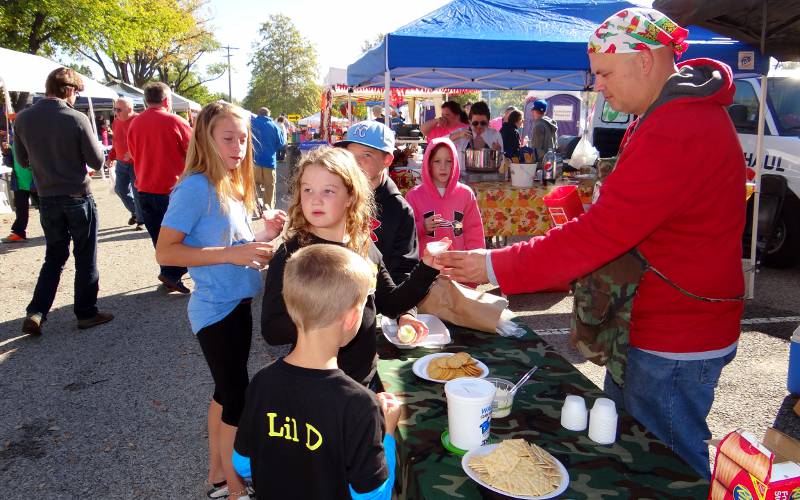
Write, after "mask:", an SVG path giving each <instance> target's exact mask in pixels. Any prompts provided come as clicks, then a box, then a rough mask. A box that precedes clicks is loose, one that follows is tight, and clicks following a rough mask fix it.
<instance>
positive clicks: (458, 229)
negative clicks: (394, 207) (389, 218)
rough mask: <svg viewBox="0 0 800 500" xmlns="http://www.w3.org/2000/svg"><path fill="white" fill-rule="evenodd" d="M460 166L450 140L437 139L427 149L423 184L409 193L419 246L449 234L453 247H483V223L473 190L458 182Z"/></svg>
mask: <svg viewBox="0 0 800 500" xmlns="http://www.w3.org/2000/svg"><path fill="white" fill-rule="evenodd" d="M460 174H461V168H460V167H459V165H458V154H457V153H456V147H455V145H454V144H453V142H452V141H450V139H448V138H446V137H441V138H437V139H434V140H433V141H431V142H430V144H428V148H427V149H426V150H425V159H424V160H423V162H422V184H420V185H419V186H417V187H415V188H414V189H412V190H411V191H409V192H408V194H406V200H407V201H408V203H409V205H411V208H413V209H414V219H415V222H416V224H417V236H418V237H419V245H420V248H425V245H426V244H427V243H428V242H431V241H439V240H441V239H442V238H443V237H445V236H447V237H448V238H450V239H451V240H453V243H452V245H451V246H450V249H451V250H473V249H475V248H484V247H485V243H484V234H483V222H482V221H481V213H480V210H478V201H477V200H476V199H475V194H474V193H473V192H472V189H470V188H469V186H467V185H466V184H462V183H460V182H458V177H459V175H460Z"/></svg>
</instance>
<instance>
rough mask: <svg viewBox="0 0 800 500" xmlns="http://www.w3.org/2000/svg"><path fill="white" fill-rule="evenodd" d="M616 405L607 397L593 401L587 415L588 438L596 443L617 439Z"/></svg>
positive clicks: (608, 442)
mask: <svg viewBox="0 0 800 500" xmlns="http://www.w3.org/2000/svg"><path fill="white" fill-rule="evenodd" d="M617 419H618V417H617V405H616V404H614V401H612V400H610V399H608V398H599V399H597V401H595V402H594V406H593V407H592V411H591V415H590V416H589V439H591V440H592V441H594V442H595V443H597V444H611V443H613V442H614V441H616V440H617Z"/></svg>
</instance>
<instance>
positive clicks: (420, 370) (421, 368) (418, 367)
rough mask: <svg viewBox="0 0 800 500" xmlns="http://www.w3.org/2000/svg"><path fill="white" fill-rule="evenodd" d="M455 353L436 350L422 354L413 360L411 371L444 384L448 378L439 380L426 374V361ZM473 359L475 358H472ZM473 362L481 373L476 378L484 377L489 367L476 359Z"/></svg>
mask: <svg viewBox="0 0 800 500" xmlns="http://www.w3.org/2000/svg"><path fill="white" fill-rule="evenodd" d="M454 354H455V353H452V352H436V353H433V354H428V355H427V356H422V357H421V358H419V359H418V360H416V361H414V364H413V365H411V371H412V372H414V375H416V376H417V377H419V378H421V379H425V380H428V381H430V382H439V383H442V384H444V383H445V382H449V380H440V379H438V378H431V377H430V376H429V375H428V363H430V362H431V360H432V359H434V358H442V357H449V356H453V355H454ZM472 359H475V358H472ZM475 363H476V364H477V365H478V368H480V369H481V374H480V375H478V376H477V378H484V377H486V376H487V375H489V367H488V366H486V365H485V364H483V363H481V362H480V361H478V360H477V359H475Z"/></svg>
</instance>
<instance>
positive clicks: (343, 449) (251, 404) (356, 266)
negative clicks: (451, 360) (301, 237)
mask: <svg viewBox="0 0 800 500" xmlns="http://www.w3.org/2000/svg"><path fill="white" fill-rule="evenodd" d="M375 279H376V276H375V272H374V270H373V268H372V266H370V265H369V264H368V263H367V261H366V260H364V259H363V258H362V257H360V256H359V255H357V254H355V253H354V252H352V251H350V250H347V249H345V248H342V247H339V246H335V245H311V246H308V247H305V248H302V249H300V250H298V251H297V252H296V253H295V254H294V255H292V257H291V258H290V259H289V260H288V262H287V264H286V271H285V273H284V285H283V297H284V300H285V302H286V308H287V310H288V312H289V315H290V316H291V318H292V321H293V322H294V323H295V325H296V326H297V344H296V345H295V348H294V349H293V350H292V352H291V353H289V355H288V356H286V357H285V358H282V359H279V360H278V361H276V362H275V363H273V364H272V365H270V366H268V367H266V368H264V369H262V370H261V371H260V372H258V373H257V374H256V376H255V377H253V380H252V381H251V382H250V385H249V387H248V389H247V399H246V403H245V408H244V412H243V414H242V417H241V420H240V422H239V429H238V432H237V433H236V441H235V443H234V453H233V462H234V467H235V468H236V470H237V472H238V473H239V474H240V475H241V476H243V477H249V476H251V475H252V478H253V485H254V487H255V490H256V494H257V495H258V496H259V498H281V499H290V498H298V499H334V498H355V499H359V498H368V499H370V500H372V499H384V498H385V499H389V498H391V494H392V486H393V484H394V468H395V441H394V437H393V436H392V434H393V433H394V430H395V427H396V426H397V420H398V418H399V411H400V408H399V403H398V402H397V400H396V399H394V396H392V395H391V394H389V393H381V394H378V395H377V396H376V395H374V394H373V393H371V392H370V391H369V390H367V389H366V388H364V387H363V386H361V385H360V384H358V383H357V382H355V381H354V380H353V379H351V378H350V377H348V376H346V375H345V374H344V372H343V371H341V370H340V369H339V368H338V366H337V361H336V357H337V354H338V352H339V348H340V347H342V346H344V345H347V344H348V343H349V342H350V341H351V340H352V339H353V337H354V336H355V334H356V332H357V331H358V329H359V326H360V323H361V317H362V314H363V309H364V305H365V303H366V300H367V296H368V294H369V293H370V289H371V288H372V287H374V286H375ZM384 419H385V436H384V435H383V433H384ZM251 472H252V474H251Z"/></svg>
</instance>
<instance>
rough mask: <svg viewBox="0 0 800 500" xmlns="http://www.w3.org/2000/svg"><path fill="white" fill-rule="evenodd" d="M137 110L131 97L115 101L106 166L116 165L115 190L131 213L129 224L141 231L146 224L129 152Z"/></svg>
mask: <svg viewBox="0 0 800 500" xmlns="http://www.w3.org/2000/svg"><path fill="white" fill-rule="evenodd" d="M134 116H136V112H134V110H133V100H132V99H131V98H130V97H120V98H119V99H117V101H116V102H115V103H114V122H113V123H112V124H111V130H112V132H113V133H114V134H113V135H114V144H113V147H112V148H111V151H110V152H109V153H108V159H107V160H106V166H107V167H109V168H111V167H114V173H115V174H116V181H115V183H114V192H115V193H117V196H119V199H120V200H122V204H123V205H125V208H126V209H127V210H128V212H130V213H131V217H130V219H128V225H129V226H131V225H133V224H136V227H135V229H136V230H137V231H140V230H141V229H142V224H144V217H142V211H141V208H140V207H139V193H138V192H137V191H136V186H135V185H134V183H135V182H136V174H135V173H134V171H133V162H132V161H131V155H130V153H129V152H128V128H129V127H130V125H131V121H132V120H133V117H134Z"/></svg>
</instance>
